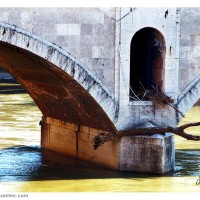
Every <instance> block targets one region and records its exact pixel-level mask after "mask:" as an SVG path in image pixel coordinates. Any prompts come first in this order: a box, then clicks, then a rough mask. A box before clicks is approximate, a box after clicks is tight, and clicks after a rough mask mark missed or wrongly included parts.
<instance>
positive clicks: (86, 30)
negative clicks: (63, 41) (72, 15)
mask: <svg viewBox="0 0 200 200" xmlns="http://www.w3.org/2000/svg"><path fill="white" fill-rule="evenodd" d="M92 30H93V25H92V24H81V35H92Z"/></svg>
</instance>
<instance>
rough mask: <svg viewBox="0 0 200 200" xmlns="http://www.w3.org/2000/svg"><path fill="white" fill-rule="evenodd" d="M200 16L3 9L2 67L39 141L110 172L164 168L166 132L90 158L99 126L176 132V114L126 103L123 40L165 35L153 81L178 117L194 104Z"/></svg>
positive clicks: (180, 11) (165, 11) (168, 146)
mask: <svg viewBox="0 0 200 200" xmlns="http://www.w3.org/2000/svg"><path fill="white" fill-rule="evenodd" d="M199 11H200V8H174V7H170V8H164V7H163V8H132V9H130V8H125V7H123V8H0V65H1V66H2V67H3V68H4V69H6V70H7V71H8V72H10V73H11V74H12V75H13V76H14V77H15V78H16V79H17V80H18V81H19V82H20V83H21V84H22V85H23V86H24V87H25V89H26V90H27V91H28V93H29V94H30V95H31V97H32V98H33V99H34V101H35V102H36V104H37V105H38V107H39V108H40V110H41V111H42V113H43V115H44V124H43V125H42V145H43V146H44V147H45V148H47V149H51V150H55V151H57V152H60V153H66V154H67V155H70V156H73V157H77V156H78V157H79V158H80V159H84V160H89V161H91V162H94V163H97V164H102V165H104V166H107V167H110V168H112V169H121V170H131V171H132V170H134V171H144V172H159V173H164V172H166V171H169V170H171V169H172V168H173V163H174V161H173V159H174V156H173V153H174V152H173V148H174V147H173V139H172V136H170V135H168V134H166V135H165V136H159V137H157V136H150V137H147V136H145V137H144V136H138V137H134V138H133V137H128V138H127V137H126V138H123V139H122V140H121V142H119V143H111V142H110V143H107V144H105V145H103V146H102V147H100V148H99V150H98V151H95V152H94V150H92V138H93V137H94V136H95V135H96V134H97V133H98V132H99V131H101V130H103V131H113V132H115V131H117V130H126V129H132V128H135V127H136V126H137V125H138V124H140V123H144V122H147V121H151V122H153V123H154V124H156V125H158V126H165V125H171V126H177V124H178V122H179V121H180V120H181V117H180V116H178V114H177V113H176V112H175V110H174V109H172V108H169V107H168V106H165V107H163V108H161V107H160V106H158V105H155V104H153V102H151V101H135V100H130V98H129V93H130V91H129V86H130V78H131V76H130V56H131V53H130V44H131V40H132V38H133V36H134V35H135V34H136V33H137V32H138V31H140V30H141V29H143V28H151V29H153V30H155V31H156V32H157V33H159V34H160V37H162V38H164V42H163V46H162V51H163V52H162V55H164V58H163V60H162V61H163V63H164V64H163V66H162V68H161V69H159V71H157V75H156V77H157V76H160V77H159V80H160V82H162V84H163V89H164V91H165V92H166V94H167V95H169V96H171V97H172V98H173V99H174V100H175V104H176V106H177V107H178V109H179V110H180V111H181V112H183V113H184V114H185V113H186V112H187V111H188V110H189V109H190V108H191V107H192V106H193V104H194V103H195V102H196V101H197V100H198V99H199V98H200V92H199V91H200V85H199V73H200V67H199V46H200V37H199V35H200V26H198V24H199V23H200V21H199V20H198V18H199V17H198V16H199V13H200V12H199ZM4 22H6V23H4ZM7 23H8V24H7ZM10 24H13V25H10ZM18 27H20V28H18ZM154 42H156V40H154ZM177 117H179V118H177ZM177 119H178V120H177ZM126 144H127V145H126ZM77 145H78V146H77ZM149 150H150V151H149ZM124 152H128V153H127V154H124ZM141 152H144V154H145V156H144V157H143V155H141ZM153 155H155V156H154V157H153V158H154V159H153V162H152V160H151V159H150V158H151V157H152V156H153ZM143 158H144V159H143ZM142 159H143V160H142ZM148 163H151V164H148ZM143 165H145V166H146V168H144V166H143Z"/></svg>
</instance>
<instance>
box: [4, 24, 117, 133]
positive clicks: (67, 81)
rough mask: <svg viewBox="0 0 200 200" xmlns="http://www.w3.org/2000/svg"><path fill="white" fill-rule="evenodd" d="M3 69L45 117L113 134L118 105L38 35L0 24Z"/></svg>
mask: <svg viewBox="0 0 200 200" xmlns="http://www.w3.org/2000/svg"><path fill="white" fill-rule="evenodd" d="M0 66H2V67H3V68H4V69H5V70H7V71H8V72H9V73H10V74H11V75H13V76H14V77H15V78H16V80H17V81H18V82H19V83H20V84H21V85H22V86H23V87H24V88H25V89H26V90H27V92H28V93H29V94H30V96H31V97H32V98H33V100H34V101H35V103H36V104H37V105H38V107H39V109H40V110H41V112H42V113H43V115H44V116H46V117H52V118H55V119H60V120H63V121H67V122H71V123H76V124H80V125H85V126H89V127H94V128H97V129H102V130H109V131H114V130H115V129H116V128H115V126H114V123H115V122H116V121H117V119H118V103H117V102H115V99H114V97H113V96H112V94H111V93H110V92H109V91H108V90H107V89H106V88H105V87H104V86H103V84H102V83H101V82H100V81H99V80H98V79H97V78H96V77H95V76H93V74H92V73H91V72H90V71H89V70H88V69H87V68H86V67H85V66H84V65H83V64H82V63H80V62H79V61H78V60H77V59H76V58H75V57H73V56H72V55H71V54H70V53H68V52H66V51H64V50H63V49H62V48H61V47H59V46H57V45H55V44H53V43H51V42H48V41H46V40H43V39H41V38H39V37H38V36H36V35H34V34H32V33H30V32H27V31H25V30H22V29H20V28H17V27H16V26H13V25H9V24H6V23H2V22H0Z"/></svg>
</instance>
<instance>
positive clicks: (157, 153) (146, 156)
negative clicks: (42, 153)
mask: <svg viewBox="0 0 200 200" xmlns="http://www.w3.org/2000/svg"><path fill="white" fill-rule="evenodd" d="M100 132H102V130H98V129H94V128H90V127H86V126H79V125H77V124H73V123H68V122H64V121H61V120H58V119H53V118H50V117H44V118H43V121H42V137H41V145H42V147H43V148H45V149H49V150H52V151H55V152H58V153H61V154H65V155H67V156H71V157H74V158H78V159H82V160H85V161H89V162H91V163H94V164H97V165H101V166H105V167H108V168H110V169H114V170H120V171H135V172H145V173H159V174H163V173H166V172H168V171H171V170H172V169H173V168H174V141H173V135H172V134H169V133H166V134H165V135H161V134H155V135H152V136H143V135H141V136H128V137H123V138H122V139H121V140H120V141H118V142H107V143H105V144H104V145H102V146H100V147H99V148H98V149H97V150H94V149H93V139H94V137H95V136H96V135H97V134H98V133H100ZM104 132H105V131H104Z"/></svg>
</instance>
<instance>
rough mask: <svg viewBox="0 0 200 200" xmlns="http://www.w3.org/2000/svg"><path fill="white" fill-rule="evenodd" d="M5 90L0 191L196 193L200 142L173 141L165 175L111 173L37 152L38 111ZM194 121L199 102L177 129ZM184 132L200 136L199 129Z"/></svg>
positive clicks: (0, 109)
mask: <svg viewBox="0 0 200 200" xmlns="http://www.w3.org/2000/svg"><path fill="white" fill-rule="evenodd" d="M8 86H9V84H6V87H4V84H2V83H1V84H0V93H1V94H0V192H69V191H70V192H92V191H95V192H102V191H109V192H113V191H119V192H133V191H135V192H157V191H159V192H168V191H173V192H180V191H181V192H182V191H184V192H193V191H196V192H200V185H196V181H197V179H198V176H199V175H200V142H195V141H187V140H185V139H182V138H180V137H178V136H177V137H176V136H175V142H176V165H175V170H174V171H173V172H170V173H168V174H166V175H164V176H161V175H154V174H141V173H133V172H132V173H130V172H129V173H124V172H116V171H112V170H109V169H106V168H104V167H99V166H95V165H92V164H89V163H87V162H83V161H78V160H76V159H72V158H66V156H65V157H63V156H62V155H59V154H57V153H54V152H50V151H47V150H42V149H41V148H40V126H39V121H40V120H41V116H42V114H41V112H40V111H39V110H38V108H37V106H36V105H35V104H34V102H33V101H32V99H31V98H30V96H29V95H28V94H26V93H24V92H23V91H22V90H21V89H20V87H19V85H18V84H11V86H12V87H11V88H10V91H11V92H8V91H7V89H6V90H5V88H8ZM13 88H15V89H14V90H13ZM12 90H13V91H12ZM199 118H200V102H198V103H197V104H196V105H195V106H193V108H192V109H191V110H190V112H188V114H187V116H186V118H185V119H184V120H182V122H181V124H184V123H188V122H196V121H199ZM188 132H193V133H195V134H200V128H199V127H194V128H191V129H188Z"/></svg>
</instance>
